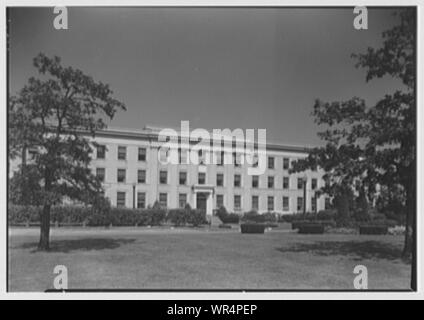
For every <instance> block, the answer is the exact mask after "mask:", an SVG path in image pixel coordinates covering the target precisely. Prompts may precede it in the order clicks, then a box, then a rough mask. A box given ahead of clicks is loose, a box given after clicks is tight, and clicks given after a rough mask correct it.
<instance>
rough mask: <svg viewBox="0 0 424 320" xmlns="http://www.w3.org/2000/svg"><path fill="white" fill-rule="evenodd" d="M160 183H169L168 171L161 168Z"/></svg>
mask: <svg viewBox="0 0 424 320" xmlns="http://www.w3.org/2000/svg"><path fill="white" fill-rule="evenodd" d="M159 183H160V184H167V183H168V171H165V170H161V171H160V172H159Z"/></svg>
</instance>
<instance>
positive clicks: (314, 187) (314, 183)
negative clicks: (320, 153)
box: [311, 178, 318, 190]
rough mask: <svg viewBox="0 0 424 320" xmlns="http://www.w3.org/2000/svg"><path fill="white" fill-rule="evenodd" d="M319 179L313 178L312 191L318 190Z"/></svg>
mask: <svg viewBox="0 0 424 320" xmlns="http://www.w3.org/2000/svg"><path fill="white" fill-rule="evenodd" d="M317 184H318V183H317V179H316V178H313V179H312V182H311V189H312V190H315V189H316V188H317Z"/></svg>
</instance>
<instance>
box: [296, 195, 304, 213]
mask: <svg viewBox="0 0 424 320" xmlns="http://www.w3.org/2000/svg"><path fill="white" fill-rule="evenodd" d="M302 210H303V197H297V211H302Z"/></svg>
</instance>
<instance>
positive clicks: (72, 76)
mask: <svg viewBox="0 0 424 320" xmlns="http://www.w3.org/2000/svg"><path fill="white" fill-rule="evenodd" d="M33 64H34V66H35V68H36V69H37V70H38V72H39V73H40V77H39V79H36V78H34V77H31V78H30V79H29V80H28V83H27V84H26V85H25V86H24V87H23V88H22V89H21V90H20V91H19V93H18V94H17V95H16V96H13V97H11V98H10V104H9V137H10V139H9V150H8V151H9V155H10V157H11V158H14V157H16V156H21V158H22V160H23V161H22V164H21V173H22V176H24V177H25V176H28V170H30V172H31V178H32V179H27V180H31V183H33V184H38V185H39V186H40V192H39V201H40V202H41V204H42V206H43V210H42V214H41V217H40V222H41V227H40V241H39V245H38V247H39V249H40V250H48V249H49V234H50V208H51V206H52V205H53V204H55V203H59V202H60V201H61V200H62V199H63V198H64V197H69V198H71V199H75V200H78V201H82V202H84V203H88V204H90V203H91V204H96V203H99V202H101V201H100V200H99V195H101V194H102V191H103V190H102V186H101V183H100V181H99V180H98V179H97V178H96V177H95V176H94V175H93V173H92V172H91V170H90V168H89V164H90V161H91V153H92V144H91V143H90V141H89V138H88V137H89V136H91V137H93V138H94V137H95V133H96V131H98V130H101V129H104V128H106V123H105V119H107V118H109V119H112V118H113V117H114V115H115V113H116V112H117V111H118V110H121V109H123V110H125V105H124V104H123V103H122V102H120V101H118V100H116V99H114V98H113V97H112V94H113V92H112V90H111V89H110V88H109V85H107V84H103V83H102V82H96V81H94V80H93V78H92V77H90V76H88V75H85V74H84V73H83V72H82V71H81V70H78V69H74V68H72V67H63V66H62V65H61V63H60V58H59V57H54V58H49V57H47V56H45V55H44V54H42V53H40V54H39V55H37V56H36V57H35V58H34V60H33ZM28 147H35V148H36V149H37V150H38V153H37V154H36V156H35V157H34V159H33V162H32V163H31V165H29V164H27V163H26V161H25V159H26V156H25V154H26V149H27V148H28ZM33 179H38V180H37V181H34V180H33Z"/></svg>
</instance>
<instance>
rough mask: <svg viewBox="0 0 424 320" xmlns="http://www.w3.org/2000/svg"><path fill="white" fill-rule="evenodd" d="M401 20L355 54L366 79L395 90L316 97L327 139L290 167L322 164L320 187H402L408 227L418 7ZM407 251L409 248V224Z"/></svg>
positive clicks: (371, 192)
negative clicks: (373, 98) (394, 85)
mask: <svg viewBox="0 0 424 320" xmlns="http://www.w3.org/2000/svg"><path fill="white" fill-rule="evenodd" d="M395 14H396V15H397V18H398V20H399V24H398V25H396V26H394V27H393V28H392V29H390V30H388V31H385V32H383V34H382V36H383V45H382V47H380V48H377V49H376V48H368V50H367V52H366V53H364V54H353V57H354V58H355V59H356V61H357V64H356V67H358V68H363V69H365V71H366V81H371V80H373V79H375V78H381V77H383V76H390V77H393V78H396V79H398V80H399V82H400V84H399V89H398V90H396V91H395V92H392V93H387V94H386V95H385V96H384V97H383V98H382V99H381V100H379V101H378V102H377V103H376V104H375V105H366V103H365V100H364V99H361V98H359V97H353V98H352V99H350V100H348V101H342V102H339V101H335V102H323V101H321V100H316V101H315V104H314V107H313V112H312V115H313V116H314V118H315V122H316V123H317V124H318V125H322V126H325V127H326V129H325V130H324V131H322V132H320V133H319V136H320V138H321V139H323V140H324V141H325V142H326V145H325V146H324V147H318V148H314V149H313V150H312V151H311V153H310V155H309V157H308V158H307V159H305V160H301V161H298V162H297V163H296V164H295V166H294V171H303V170H306V169H308V168H316V167H317V166H319V167H322V169H323V170H325V171H326V174H325V175H324V179H325V181H326V185H325V187H324V188H323V190H322V191H323V192H326V193H329V194H331V195H337V193H340V192H341V193H342V194H343V190H345V189H346V188H348V187H351V188H356V189H357V191H358V192H359V191H361V190H362V191H366V192H367V195H368V197H372V196H373V195H374V194H375V191H376V186H377V185H379V186H395V185H398V186H400V187H401V189H402V190H403V192H404V193H405V196H406V205H407V207H408V216H409V219H408V221H409V226H411V225H413V218H414V216H415V181H416V174H415V165H416V139H415V137H416V101H415V91H414V90H415V79H416V75H415V67H416V65H415V44H416V38H415V36H416V10H415V9H413V8H412V9H411V8H409V9H403V10H400V11H398V12H397V13H395ZM407 229H408V230H407V235H406V239H408V238H409V240H406V241H405V251H408V252H410V251H411V241H412V237H411V230H409V229H410V228H407Z"/></svg>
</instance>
